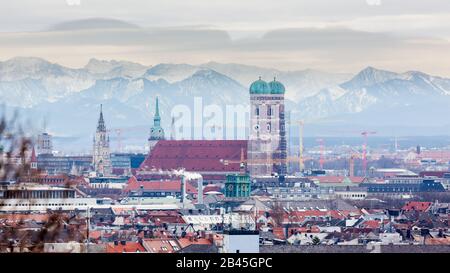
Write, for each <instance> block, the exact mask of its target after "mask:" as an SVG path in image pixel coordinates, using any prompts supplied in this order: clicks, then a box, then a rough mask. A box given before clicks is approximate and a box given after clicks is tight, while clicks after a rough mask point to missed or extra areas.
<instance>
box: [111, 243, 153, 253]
mask: <svg viewBox="0 0 450 273" xmlns="http://www.w3.org/2000/svg"><path fill="white" fill-rule="evenodd" d="M106 252H107V253H134V252H146V251H145V248H144V247H143V246H142V245H141V244H140V243H137V242H126V243H125V245H122V244H121V243H120V242H119V243H118V245H115V244H114V243H109V244H108V245H107V247H106Z"/></svg>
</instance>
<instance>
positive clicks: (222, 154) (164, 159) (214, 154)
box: [140, 140, 247, 172]
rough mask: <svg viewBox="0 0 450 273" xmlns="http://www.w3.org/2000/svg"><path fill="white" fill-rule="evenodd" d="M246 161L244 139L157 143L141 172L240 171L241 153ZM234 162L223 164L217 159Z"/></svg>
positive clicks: (163, 141) (142, 165) (161, 141)
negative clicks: (148, 170)
mask: <svg viewBox="0 0 450 273" xmlns="http://www.w3.org/2000/svg"><path fill="white" fill-rule="evenodd" d="M242 149H243V152H244V159H245V158H247V141H246V140H160V141H158V143H157V144H156V146H155V147H154V148H153V149H152V152H151V153H150V155H148V156H147V158H146V159H145V160H144V162H142V164H141V166H140V168H141V169H162V170H173V169H180V168H184V169H186V170H187V171H196V172H207V171H208V172H235V171H239V170H240V166H239V165H240V164H239V162H238V161H239V160H240V158H241V150H242ZM221 159H224V160H229V161H237V162H236V163H235V162H232V163H229V164H228V165H224V164H223V163H222V162H221V161H220V160H221Z"/></svg>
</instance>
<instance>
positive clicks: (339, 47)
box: [0, 0, 450, 76]
mask: <svg viewBox="0 0 450 273" xmlns="http://www.w3.org/2000/svg"><path fill="white" fill-rule="evenodd" d="M14 56H37V57H42V58H46V59H49V60H50V61H53V62H58V63H61V64H64V65H68V66H72V67H81V66H83V65H84V64H85V63H86V62H87V61H88V60H89V59H90V58H93V57H95V58H99V59H124V60H130V61H136V62H140V63H143V64H148V65H151V64H156V63H160V62H172V63H193V64H196V63H204V62H208V61H218V62H227V63H230V62H235V63H245V64H252V65H259V66H270V67H275V68H280V69H286V70H294V69H306V68H313V69H320V70H325V71H331V72H334V71H335V72H356V71H358V70H360V69H362V68H364V67H366V66H369V65H370V66H375V67H379V68H384V69H390V70H394V71H397V72H402V71H407V70H422V71H424V72H428V73H432V74H436V75H442V76H450V1H449V0H339V1H336V0H328V1H326V0H314V1H311V0H271V1H265V0H221V1H218V0H177V1H175V0H159V1H154V0H145V1H144V0H141V1H138V0H127V1H124V0H40V1H35V0H14V1H12V0H9V1H6V0H0V61H3V60H6V59H9V58H11V57H14Z"/></svg>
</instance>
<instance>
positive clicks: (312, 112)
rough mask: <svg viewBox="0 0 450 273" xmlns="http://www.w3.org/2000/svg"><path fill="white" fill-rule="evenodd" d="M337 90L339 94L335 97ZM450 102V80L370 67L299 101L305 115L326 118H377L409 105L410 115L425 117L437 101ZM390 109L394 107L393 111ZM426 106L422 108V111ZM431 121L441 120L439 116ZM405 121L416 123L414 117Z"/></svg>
mask: <svg viewBox="0 0 450 273" xmlns="http://www.w3.org/2000/svg"><path fill="white" fill-rule="evenodd" d="M336 91H338V93H339V95H338V96H336ZM443 102H445V103H450V79H445V78H441V77H434V76H430V75H427V74H425V73H422V72H406V73H401V74H398V73H394V72H389V71H383V70H378V69H375V68H373V67H368V68H366V69H364V70H362V71H361V72H359V73H358V74H357V75H355V76H354V77H353V78H352V79H351V80H349V81H347V82H345V83H342V84H340V85H339V86H338V87H336V88H328V89H323V90H321V91H320V92H319V93H318V94H316V95H314V96H311V97H309V98H307V99H305V100H303V101H301V102H300V103H299V109H302V110H301V111H300V112H301V113H300V114H299V115H300V116H302V117H304V118H311V119H314V118H327V117H332V116H338V115H345V114H356V113H363V112H377V115H378V118H380V117H381V116H383V111H379V109H383V110H384V112H385V113H387V112H388V111H389V112H395V109H397V111H399V112H400V111H402V110H401V109H403V108H404V107H407V108H408V109H409V110H408V111H409V112H411V109H413V110H414V109H415V110H416V111H415V112H414V111H412V112H411V114H417V113H420V114H421V115H423V116H425V115H428V113H431V112H432V111H427V110H425V109H432V108H433V105H435V104H436V103H439V104H442V103H443ZM390 109H394V110H393V111H391V110H390ZM420 109H423V110H420ZM428 117H429V118H430V121H431V120H433V121H438V122H439V121H442V118H441V117H439V116H436V117H431V116H429V115H428ZM404 122H411V123H413V122H414V120H405V121H404Z"/></svg>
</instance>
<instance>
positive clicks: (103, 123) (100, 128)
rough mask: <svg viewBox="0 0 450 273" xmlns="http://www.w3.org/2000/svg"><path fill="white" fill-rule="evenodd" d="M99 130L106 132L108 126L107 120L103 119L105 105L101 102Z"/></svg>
mask: <svg viewBox="0 0 450 273" xmlns="http://www.w3.org/2000/svg"><path fill="white" fill-rule="evenodd" d="M97 131H99V132H105V131H106V126H105V121H104V120H103V106H102V105H101V104H100V118H99V119H98V125H97Z"/></svg>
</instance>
